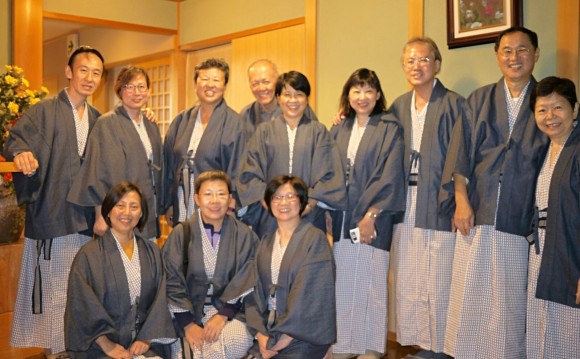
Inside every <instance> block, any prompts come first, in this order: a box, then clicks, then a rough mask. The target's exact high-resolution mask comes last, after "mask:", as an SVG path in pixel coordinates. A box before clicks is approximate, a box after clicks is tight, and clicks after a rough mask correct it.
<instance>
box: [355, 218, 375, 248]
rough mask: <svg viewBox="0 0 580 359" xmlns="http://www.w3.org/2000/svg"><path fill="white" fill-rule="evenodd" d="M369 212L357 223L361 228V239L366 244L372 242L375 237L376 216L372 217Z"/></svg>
mask: <svg viewBox="0 0 580 359" xmlns="http://www.w3.org/2000/svg"><path fill="white" fill-rule="evenodd" d="M368 213H370V212H367V213H366V214H365V215H364V217H363V218H362V219H361V220H360V221H359V222H358V223H357V225H358V228H359V229H360V241H361V243H364V244H371V243H372V242H373V241H374V240H375V239H377V237H376V235H375V222H376V218H373V217H370V216H369V215H368Z"/></svg>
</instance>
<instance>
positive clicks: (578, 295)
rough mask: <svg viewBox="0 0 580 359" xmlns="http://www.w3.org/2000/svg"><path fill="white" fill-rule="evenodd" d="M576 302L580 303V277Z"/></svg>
mask: <svg viewBox="0 0 580 359" xmlns="http://www.w3.org/2000/svg"><path fill="white" fill-rule="evenodd" d="M576 304H580V279H578V287H577V288H576Z"/></svg>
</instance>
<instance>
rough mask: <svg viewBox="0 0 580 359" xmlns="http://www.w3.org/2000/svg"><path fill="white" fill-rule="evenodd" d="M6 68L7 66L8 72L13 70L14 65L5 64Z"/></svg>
mask: <svg viewBox="0 0 580 359" xmlns="http://www.w3.org/2000/svg"><path fill="white" fill-rule="evenodd" d="M4 68H6V71H8V72H10V71H12V66H10V65H4Z"/></svg>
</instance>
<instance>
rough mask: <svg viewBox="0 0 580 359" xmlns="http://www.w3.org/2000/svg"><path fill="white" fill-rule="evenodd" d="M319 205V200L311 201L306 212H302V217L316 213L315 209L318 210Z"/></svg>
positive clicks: (305, 208) (305, 209)
mask: <svg viewBox="0 0 580 359" xmlns="http://www.w3.org/2000/svg"><path fill="white" fill-rule="evenodd" d="M317 204H318V201H317V200H313V199H309V200H308V204H306V207H304V211H303V212H302V215H301V217H306V216H308V215H309V214H310V213H312V211H314V208H316V205H317Z"/></svg>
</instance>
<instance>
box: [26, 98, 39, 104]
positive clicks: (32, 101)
mask: <svg viewBox="0 0 580 359" xmlns="http://www.w3.org/2000/svg"><path fill="white" fill-rule="evenodd" d="M38 101H40V99H39V98H38V97H31V98H30V100H28V102H29V103H30V106H32V105H34V104H35V103H37V102H38Z"/></svg>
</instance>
